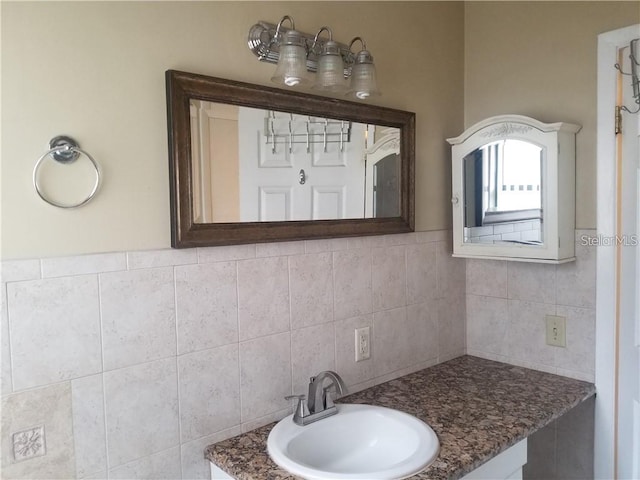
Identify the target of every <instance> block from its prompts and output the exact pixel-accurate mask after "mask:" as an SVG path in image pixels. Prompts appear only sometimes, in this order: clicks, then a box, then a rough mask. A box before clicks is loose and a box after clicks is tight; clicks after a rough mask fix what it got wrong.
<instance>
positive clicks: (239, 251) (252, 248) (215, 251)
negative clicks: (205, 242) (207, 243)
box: [197, 243, 256, 263]
mask: <svg viewBox="0 0 640 480" xmlns="http://www.w3.org/2000/svg"><path fill="white" fill-rule="evenodd" d="M197 251H198V262H199V263H212V262H226V261H230V260H245V259H248V258H255V257H256V245H255V244H253V243H250V244H247V245H225V246H221V247H206V248H198V249H197Z"/></svg>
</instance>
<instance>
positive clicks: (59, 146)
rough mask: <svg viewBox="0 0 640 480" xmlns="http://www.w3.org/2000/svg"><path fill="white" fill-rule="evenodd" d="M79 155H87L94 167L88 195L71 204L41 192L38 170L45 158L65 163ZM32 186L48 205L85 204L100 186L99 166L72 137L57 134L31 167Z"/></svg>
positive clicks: (79, 205)
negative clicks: (92, 182) (93, 176)
mask: <svg viewBox="0 0 640 480" xmlns="http://www.w3.org/2000/svg"><path fill="white" fill-rule="evenodd" d="M81 155H84V156H85V157H87V158H88V159H89V161H90V162H91V164H92V165H93V168H94V169H95V177H96V178H95V181H94V184H93V187H92V188H91V192H90V193H89V195H88V196H87V197H85V198H84V199H83V200H81V201H80V202H78V203H72V204H65V203H60V202H57V201H55V200H52V199H50V198H48V197H47V196H46V195H44V193H42V188H41V187H40V179H39V175H38V170H39V169H40V167H41V166H42V164H43V162H44V160H46V159H47V158H51V159H53V160H55V161H56V162H58V163H61V164H65V165H66V164H71V163H73V162H75V161H76V160H77V159H78V158H80V156H81ZM33 186H34V188H35V189H36V193H37V194H38V196H39V197H40V198H41V199H42V200H44V201H45V202H47V203H48V204H49V205H53V206H54V207H58V208H76V207H81V206H82V205H85V204H87V203H88V202H89V201H90V200H91V199H92V198H93V197H94V196H95V194H96V192H97V191H98V187H99V186H100V167H98V163H97V162H96V161H95V160H94V159H93V157H92V156H91V155H89V154H88V153H87V152H85V151H84V150H82V149H81V148H80V147H79V146H78V142H76V141H75V140H74V139H73V138H71V137H67V136H65V135H59V136H57V137H54V138H52V139H51V140H50V141H49V150H48V151H47V152H45V153H44V155H42V156H41V157H40V158H39V159H38V161H37V162H36V165H35V167H33Z"/></svg>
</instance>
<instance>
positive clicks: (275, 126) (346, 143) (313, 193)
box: [238, 107, 366, 222]
mask: <svg viewBox="0 0 640 480" xmlns="http://www.w3.org/2000/svg"><path fill="white" fill-rule="evenodd" d="M365 129H366V126H365V125H362V124H357V123H350V122H341V121H339V120H328V119H321V118H315V117H308V116H303V115H293V114H289V113H284V112H268V111H265V110H258V109H252V108H243V107H240V109H239V114H238V137H239V139H238V140H239V162H240V172H239V174H240V178H242V179H243V181H242V183H241V185H240V192H239V194H240V220H241V221H243V222H257V221H288V220H326V219H342V218H362V217H363V216H364V168H363V165H364V156H363V152H364V142H363V139H364V131H365Z"/></svg>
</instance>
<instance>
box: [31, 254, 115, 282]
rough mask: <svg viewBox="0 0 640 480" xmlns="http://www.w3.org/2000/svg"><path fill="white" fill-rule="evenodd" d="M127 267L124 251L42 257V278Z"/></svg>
mask: <svg viewBox="0 0 640 480" xmlns="http://www.w3.org/2000/svg"><path fill="white" fill-rule="evenodd" d="M126 269H127V257H126V254H125V253H124V252H117V253H98V254H93V255H75V256H71V257H52V258H43V259H42V278H50V277H64V276H69V275H86V274H91V273H103V272H115V271H118V270H126Z"/></svg>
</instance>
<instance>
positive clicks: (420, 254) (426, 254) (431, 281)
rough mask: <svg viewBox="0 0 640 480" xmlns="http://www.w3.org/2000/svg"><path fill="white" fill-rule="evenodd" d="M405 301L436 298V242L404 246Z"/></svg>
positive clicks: (413, 301) (417, 301) (409, 302)
mask: <svg viewBox="0 0 640 480" xmlns="http://www.w3.org/2000/svg"><path fill="white" fill-rule="evenodd" d="M406 266H407V303H408V304H413V303H420V302H424V301H426V300H428V299H433V298H437V296H438V283H437V281H438V280H437V264H436V244H435V243H417V244H415V245H407V247H406Z"/></svg>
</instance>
